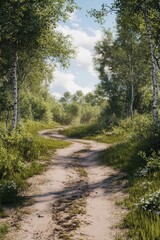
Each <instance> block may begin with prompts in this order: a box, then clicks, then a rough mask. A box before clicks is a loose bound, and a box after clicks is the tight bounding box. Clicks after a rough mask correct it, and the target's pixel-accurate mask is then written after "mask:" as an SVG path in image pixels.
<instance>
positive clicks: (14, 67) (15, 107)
mask: <svg viewBox="0 0 160 240" xmlns="http://www.w3.org/2000/svg"><path fill="white" fill-rule="evenodd" d="M17 59H18V57H17V54H15V58H14V60H13V65H12V69H11V78H12V84H13V99H14V103H13V119H12V130H14V129H15V128H16V126H17V116H18V89H17Z"/></svg>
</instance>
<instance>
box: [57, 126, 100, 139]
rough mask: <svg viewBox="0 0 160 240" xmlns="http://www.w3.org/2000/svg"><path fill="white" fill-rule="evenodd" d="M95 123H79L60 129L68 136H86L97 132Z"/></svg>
mask: <svg viewBox="0 0 160 240" xmlns="http://www.w3.org/2000/svg"><path fill="white" fill-rule="evenodd" d="M97 131H98V130H97V124H95V123H92V124H88V125H81V126H77V127H70V128H67V129H64V130H62V131H61V132H62V133H63V134H65V135H67V136H68V137H78V138H82V137H86V136H92V135H94V134H95V133H96V132H97Z"/></svg>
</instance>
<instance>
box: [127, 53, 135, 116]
mask: <svg viewBox="0 0 160 240" xmlns="http://www.w3.org/2000/svg"><path fill="white" fill-rule="evenodd" d="M128 58H129V68H130V103H129V116H130V117H131V118H133V104H134V85H133V82H134V72H133V66H132V61H131V57H130V55H129V57H128Z"/></svg>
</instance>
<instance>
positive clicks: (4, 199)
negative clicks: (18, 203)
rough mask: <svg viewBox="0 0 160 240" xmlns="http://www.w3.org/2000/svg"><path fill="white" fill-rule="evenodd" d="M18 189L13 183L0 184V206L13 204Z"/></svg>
mask: <svg viewBox="0 0 160 240" xmlns="http://www.w3.org/2000/svg"><path fill="white" fill-rule="evenodd" d="M17 193H18V188H17V185H16V183H15V182H14V181H4V182H1V183H0V204H9V203H13V202H14V201H15V199H16V198H17Z"/></svg>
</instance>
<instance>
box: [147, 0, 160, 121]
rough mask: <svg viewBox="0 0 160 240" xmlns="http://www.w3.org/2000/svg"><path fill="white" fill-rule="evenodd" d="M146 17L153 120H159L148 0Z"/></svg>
mask: <svg viewBox="0 0 160 240" xmlns="http://www.w3.org/2000/svg"><path fill="white" fill-rule="evenodd" d="M144 3H145V5H144V6H145V7H144V18H145V24H146V29H147V34H148V42H149V48H150V55H151V63H152V86H153V105H152V108H153V121H154V122H157V121H158V110H157V101H158V82H157V74H156V62H155V58H154V51H153V43H152V31H151V26H150V24H149V17H148V9H147V0H145V1H144Z"/></svg>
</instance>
